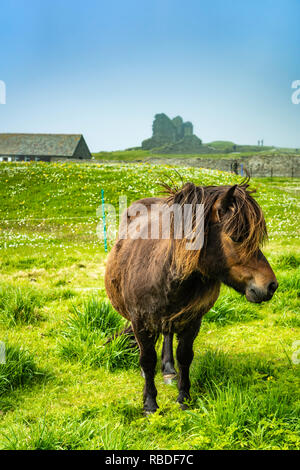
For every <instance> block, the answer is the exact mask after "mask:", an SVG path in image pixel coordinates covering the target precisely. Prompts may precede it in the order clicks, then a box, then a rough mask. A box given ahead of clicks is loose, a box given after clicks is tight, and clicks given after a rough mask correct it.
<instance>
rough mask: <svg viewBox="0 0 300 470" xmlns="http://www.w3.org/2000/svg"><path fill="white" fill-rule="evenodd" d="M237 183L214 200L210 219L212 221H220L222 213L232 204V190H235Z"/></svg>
mask: <svg viewBox="0 0 300 470" xmlns="http://www.w3.org/2000/svg"><path fill="white" fill-rule="evenodd" d="M236 187H237V184H235V185H234V186H231V188H229V189H228V191H226V193H225V194H222V196H220V197H218V199H217V200H216V202H215V203H214V205H213V207H212V221H213V222H220V221H221V218H222V215H224V214H225V213H226V212H227V211H228V209H229V208H230V206H232V204H233V201H234V191H235V190H236Z"/></svg>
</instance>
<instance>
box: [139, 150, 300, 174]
mask: <svg viewBox="0 0 300 470" xmlns="http://www.w3.org/2000/svg"><path fill="white" fill-rule="evenodd" d="M148 161H149V162H150V163H156V164H168V165H170V164H171V165H182V166H192V167H199V168H211V169H214V170H221V171H229V172H231V171H232V168H233V164H234V163H235V162H237V164H238V172H239V174H241V165H243V169H244V170H245V169H247V170H248V171H249V173H250V175H251V176H257V177H267V176H283V177H297V178H300V157H299V156H289V155H270V156H268V155H265V156H260V155H253V156H252V157H241V156H237V157H236V158H232V159H231V158H223V159H222V158H201V157H193V158H188V157H187V158H176V157H172V158H166V159H164V158H156V157H151V158H149V160H148ZM244 174H245V171H244Z"/></svg>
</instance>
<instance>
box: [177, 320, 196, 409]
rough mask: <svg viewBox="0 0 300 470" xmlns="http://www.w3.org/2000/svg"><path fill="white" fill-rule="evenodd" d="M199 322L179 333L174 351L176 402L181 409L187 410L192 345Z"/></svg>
mask: <svg viewBox="0 0 300 470" xmlns="http://www.w3.org/2000/svg"><path fill="white" fill-rule="evenodd" d="M200 324H201V320H197V321H194V322H192V323H189V325H188V326H187V328H186V329H185V330H183V331H182V332H180V333H179V334H178V335H177V336H178V346H177V351H176V357H177V363H178V369H179V377H178V391H179V395H178V398H177V402H178V403H179V404H180V406H181V409H183V410H185V409H186V408H187V402H188V401H189V400H190V387H191V383H190V365H191V363H192V360H193V357H194V352H193V343H194V340H195V338H196V336H197V334H198V332H199V329H200Z"/></svg>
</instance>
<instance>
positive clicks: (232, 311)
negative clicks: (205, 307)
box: [204, 294, 260, 326]
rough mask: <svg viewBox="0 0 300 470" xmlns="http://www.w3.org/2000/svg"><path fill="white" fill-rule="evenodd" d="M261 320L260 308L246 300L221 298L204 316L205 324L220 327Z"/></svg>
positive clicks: (229, 296)
mask: <svg viewBox="0 0 300 470" xmlns="http://www.w3.org/2000/svg"><path fill="white" fill-rule="evenodd" d="M258 318H260V313H259V307H258V306H254V305H251V304H250V303H249V302H246V301H245V300H244V299H241V298H236V297H231V295H228V294H227V295H223V296H221V297H220V298H219V299H218V300H217V302H216V303H215V305H214V306H213V308H211V309H210V311H209V312H208V313H207V314H206V315H205V316H204V322H214V323H216V324H217V325H219V326H223V325H228V324H233V323H237V322H248V321H252V320H255V319H258Z"/></svg>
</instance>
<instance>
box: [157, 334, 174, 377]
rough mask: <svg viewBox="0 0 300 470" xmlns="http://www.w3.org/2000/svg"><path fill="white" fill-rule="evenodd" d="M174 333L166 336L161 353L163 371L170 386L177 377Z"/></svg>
mask: <svg viewBox="0 0 300 470" xmlns="http://www.w3.org/2000/svg"><path fill="white" fill-rule="evenodd" d="M173 336H174V335H173V333H169V334H167V335H165V336H164V342H163V347H162V352H161V370H162V373H163V376H164V381H165V383H166V384H170V383H171V382H172V380H173V379H175V377H176V370H175V366H174V355H173Z"/></svg>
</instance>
